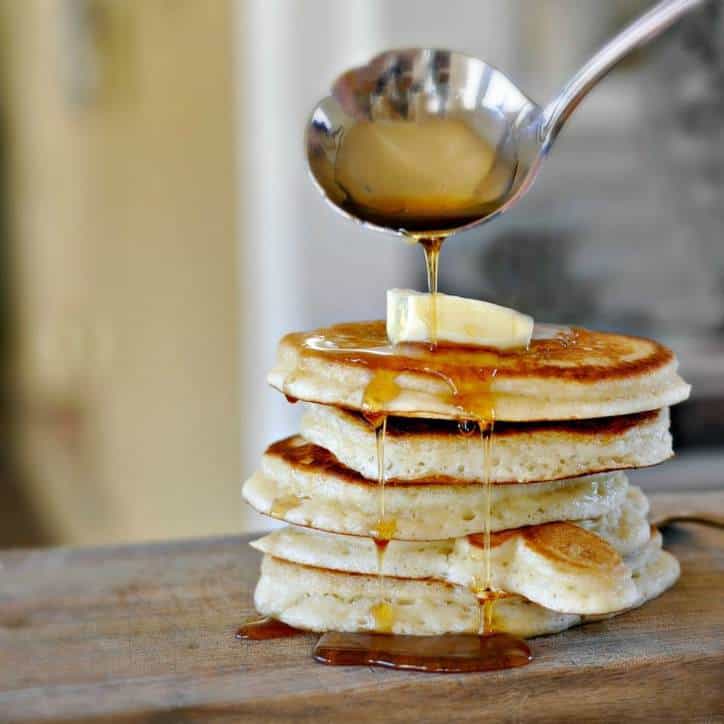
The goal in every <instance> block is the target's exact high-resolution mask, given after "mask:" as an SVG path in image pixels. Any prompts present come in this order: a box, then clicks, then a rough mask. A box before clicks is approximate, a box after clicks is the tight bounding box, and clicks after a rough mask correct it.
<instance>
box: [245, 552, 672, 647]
mask: <svg viewBox="0 0 724 724" xmlns="http://www.w3.org/2000/svg"><path fill="white" fill-rule="evenodd" d="M659 545H660V543H659ZM638 563H639V567H638V568H636V569H635V570H634V573H633V577H632V581H633V584H634V586H635V589H636V598H635V599H634V600H633V602H632V603H630V604H629V606H628V608H633V607H636V606H639V605H641V604H643V603H644V602H645V601H647V600H649V599H651V598H654V597H655V596H658V595H659V594H660V593H662V592H663V591H664V590H666V589H667V588H669V587H670V586H671V585H673V583H674V582H675V581H676V579H677V578H678V576H679V564H678V562H677V561H676V559H675V558H674V557H673V556H671V555H670V554H669V553H666V552H665V551H662V550H661V549H660V547H658V546H657V544H656V542H654V543H653V545H652V546H651V548H650V549H649V550H647V551H646V552H645V553H644V554H642V556H641V559H640V561H639V562H638ZM379 597H380V589H379V581H378V580H377V577H376V576H370V575H365V574H355V573H344V572H339V571H332V570H328V569H324V568H314V567H310V566H304V565H299V564H298V563H290V562H287V561H284V560H282V559H279V558H275V557H273V556H270V555H265V556H264V560H263V562H262V575H261V578H260V580H259V583H258V585H257V588H256V591H255V594H254V603H255V606H256V608H257V610H258V611H259V612H260V613H261V614H263V615H266V616H273V617H274V618H278V619H280V620H282V621H284V622H285V623H287V624H289V625H291V626H295V627H297V628H301V629H305V630H309V631H375V630H376V628H375V626H376V624H375V617H374V616H373V615H372V610H373V607H374V606H375V604H377V603H378V601H379ZM385 599H386V600H387V601H388V602H389V604H390V606H391V609H392V611H393V616H392V623H391V632H392V633H396V634H408V635H437V634H443V633H476V632H477V631H478V627H479V622H480V604H479V602H478V600H477V598H476V597H475V595H474V594H473V593H472V592H471V591H470V590H469V589H468V588H466V587H464V586H459V585H453V584H450V583H446V582H442V581H438V580H433V579H427V580H425V579H409V578H387V579H385ZM610 615H615V614H610V613H609V614H596V615H587V614H586V615H582V614H580V613H562V612H559V611H554V610H552V609H548V608H545V607H543V606H541V605H539V604H537V603H533V602H532V601H529V600H527V599H525V598H523V597H521V596H517V595H510V596H506V597H503V598H499V599H498V600H496V602H495V604H494V607H493V612H492V616H493V619H492V627H493V630H495V631H498V632H505V633H510V634H513V635H515V636H521V637H524V638H530V637H533V636H540V635H543V634H549V633H557V632H559V631H563V630H564V629H567V628H570V627H571V626H576V625H578V624H580V623H585V622H587V621H590V620H598V619H600V618H605V617H608V616H610Z"/></svg>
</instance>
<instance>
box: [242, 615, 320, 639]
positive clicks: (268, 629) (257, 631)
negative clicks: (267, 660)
mask: <svg viewBox="0 0 724 724" xmlns="http://www.w3.org/2000/svg"><path fill="white" fill-rule="evenodd" d="M304 633H306V631H302V630H301V629H298V628H293V627H292V626H289V625H287V624H286V623H284V622H282V621H277V619H275V618H269V617H268V616H265V617H264V618H257V619H253V620H251V621H247V622H246V623H245V624H243V625H242V626H241V628H240V629H239V630H238V631H237V632H236V638H237V639H242V640H245V641H266V640H268V639H283V638H288V637H290V636H299V635H300V634H304Z"/></svg>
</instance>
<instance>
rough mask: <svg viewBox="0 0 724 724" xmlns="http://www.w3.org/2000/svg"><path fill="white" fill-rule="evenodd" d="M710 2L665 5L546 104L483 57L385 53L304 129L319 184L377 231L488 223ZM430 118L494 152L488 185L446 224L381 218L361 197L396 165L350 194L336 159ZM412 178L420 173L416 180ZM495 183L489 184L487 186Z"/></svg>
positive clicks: (401, 213)
mask: <svg viewBox="0 0 724 724" xmlns="http://www.w3.org/2000/svg"><path fill="white" fill-rule="evenodd" d="M703 2H706V0H664V2H660V3H658V4H657V5H655V6H654V7H652V8H651V9H650V10H649V11H648V12H646V13H645V14H644V15H642V16H641V17H640V18H638V19H637V20H635V21H634V22H632V23H631V24H630V25H629V26H628V27H626V28H625V29H624V30H623V31H622V32H621V33H619V34H618V35H617V36H616V37H614V38H613V39H612V40H610V41H609V42H608V43H606V45H604V46H603V48H601V50H599V51H598V53H596V54H595V55H594V56H593V57H592V58H591V59H590V60H589V61H588V62H587V63H586V64H585V65H584V66H583V67H582V68H581V70H579V71H578V73H576V75H575V76H574V77H573V78H572V79H571V80H570V82H569V83H568V84H567V85H566V86H565V88H563V90H562V91H561V92H560V94H559V95H558V96H557V97H556V98H554V99H553V100H552V101H551V102H550V103H548V105H546V106H544V107H542V106H539V105H537V104H536V103H534V102H533V101H532V100H531V99H530V98H528V97H527V96H526V95H525V94H524V93H523V92H522V91H520V90H519V89H518V88H517V87H516V85H515V84H514V83H513V82H512V81H511V80H510V79H509V78H508V77H507V76H506V75H505V74H503V73H502V72H501V71H499V70H497V69H496V68H494V67H493V66H491V65H488V64H487V63H485V62H483V61H482V60H478V59H477V58H472V57H470V56H467V55H463V54H461V53H456V52H453V51H450V50H434V49H428V48H414V49H404V50H391V51H388V52H385V53H382V54H381V55H378V56H376V57H375V58H373V59H372V60H371V61H370V62H369V63H368V64H367V65H365V66H362V67H359V68H354V69H352V70H350V71H348V72H346V73H344V74H343V75H341V76H340V77H339V78H338V79H337V81H336V82H335V83H334V85H333V88H332V93H331V95H330V96H328V97H326V98H324V99H323V100H322V101H321V102H320V103H319V104H318V105H317V107H316V108H315V109H314V111H313V113H312V115H311V117H310V120H309V123H308V125H307V132H306V152H307V160H308V162H309V167H310V170H311V173H312V177H313V179H314V180H315V182H316V184H317V185H318V187H319V189H320V191H321V192H322V194H323V195H324V196H325V198H326V199H327V200H328V201H329V202H330V203H331V204H332V206H333V207H334V208H335V209H336V210H338V211H340V212H341V213H343V214H344V215H345V216H347V217H348V218H351V219H353V220H355V221H358V222H360V223H362V224H365V225H367V226H369V227H370V228H372V229H376V230H378V231H386V232H390V231H391V232H394V233H397V234H405V233H406V232H407V233H408V235H409V232H410V231H417V232H423V231H431V230H433V229H437V230H442V231H443V233H442V234H441V236H445V235H447V234H450V233H454V232H457V231H460V230H462V229H468V228H472V227H474V226H477V225H478V224H481V223H483V222H484V221H489V220H490V219H492V218H493V217H495V216H497V215H498V214H501V213H503V212H504V211H506V210H507V209H509V208H510V207H511V206H512V205H513V204H515V203H516V202H517V201H519V200H520V199H521V198H522V197H523V195H524V194H525V193H526V192H527V191H528V189H529V188H530V187H531V184H532V183H533V181H534V179H535V177H536V175H537V174H538V171H539V169H540V166H541V163H542V162H543V159H545V157H546V155H547V154H548V152H549V150H550V149H551V147H552V145H553V143H554V142H555V140H556V138H557V137H558V134H559V133H560V131H561V129H562V128H563V126H564V124H565V123H566V121H567V120H568V118H569V117H570V115H571V114H572V113H573V111H574V110H575V108H576V107H577V106H578V104H579V103H580V102H581V100H582V99H583V98H584V97H585V96H586V94H587V93H588V92H589V91H590V90H591V88H593V87H594V86H595V85H596V83H598V82H599V81H600V80H601V79H602V78H603V77H604V76H605V75H606V74H607V73H608V71H609V70H611V68H613V67H614V66H615V65H616V63H618V62H619V61H620V60H621V59H622V58H623V57H624V56H626V55H627V54H628V53H630V52H631V51H632V50H634V49H635V48H638V47H639V46H641V45H643V44H645V43H647V42H648V41H649V40H651V39H653V38H655V37H656V36H657V35H659V34H660V33H661V32H663V31H664V30H665V29H666V28H668V27H669V26H670V25H672V24H673V23H674V22H676V20H678V19H679V18H680V17H681V16H682V15H684V14H685V13H687V12H689V11H690V10H693V9H694V8H696V7H697V6H698V5H701V4H702V3H703ZM430 119H433V122H434V120H435V119H455V120H456V121H462V122H463V123H464V124H465V126H467V128H469V129H470V130H471V131H472V132H473V133H475V134H477V137H479V138H480V139H482V142H484V143H485V144H486V147H488V148H491V147H492V149H494V163H493V165H492V167H491V168H487V167H486V169H485V171H484V173H483V172H481V173H482V174H483V175H484V176H485V178H483V177H482V176H481V178H480V184H479V186H475V185H474V184H473V186H474V189H473V190H472V191H471V193H469V194H468V195H467V196H465V197H464V198H460V199H458V202H457V203H458V205H457V207H455V205H454V204H453V208H452V209H450V208H448V209H447V210H446V213H445V215H443V216H442V217H441V216H440V215H439V214H438V215H436V214H435V213H434V209H432V210H431V213H430V215H428V216H424V215H423V217H422V218H420V217H419V215H418V217H417V218H416V217H415V213H416V212H414V213H413V212H410V211H409V209H404V208H399V209H398V210H397V212H393V213H388V210H385V211H384V212H383V213H380V209H376V208H374V206H373V205H370V204H365V201H364V198H363V197H364V194H365V193H374V189H373V188H371V187H372V186H374V183H372V182H370V181H369V179H370V178H371V179H373V180H375V179H376V180H380V179H381V178H382V177H385V178H386V182H387V184H388V187H389V166H388V167H387V170H385V169H382V168H380V169H378V170H379V171H380V173H378V174H377V175H375V168H374V167H372V168H367V171H366V172H365V173H366V174H367V175H366V177H365V180H364V183H363V186H364V188H361V189H359V190H351V189H350V187H349V185H348V184H347V183H346V181H345V179H344V178H343V174H341V173H340V169H339V168H338V160H340V159H339V156H340V154H339V152H340V149H341V148H343V147H344V145H345V141H346V142H347V144H350V143H351V141H350V139H352V137H353V135H350V134H351V132H353V129H354V128H355V127H356V126H358V125H360V124H366V125H367V126H369V124H370V123H372V124H378V125H377V128H380V127H381V126H380V125H379V123H380V122H381V121H382V122H389V121H397V122H401V121H402V122H404V121H407V122H409V123H408V124H406V126H410V127H412V126H414V125H415V124H420V122H423V121H430ZM388 125H389V124H388ZM400 125H401V124H399V123H398V124H397V126H398V129H399V127H400ZM403 130H404V129H403ZM428 138H429V136H428ZM440 144H445V140H444V138H443V139H441V140H440V141H439V142H437V143H427V146H425V143H424V142H423V146H422V150H421V151H420V152H419V153H416V154H414V155H416V156H418V157H419V156H422V157H423V158H422V163H423V164H424V162H425V159H424V156H425V151H426V148H431V147H433V146H436V145H438V146H439V145H440ZM357 158H358V160H359V159H360V155H359V154H358V155H357ZM361 159H362V161H363V163H362V164H359V163H357V165H361V166H365V165H367V166H368V167H369V166H370V165H373V164H374V163H375V162H376V161H375V159H374V158H369V157H365V156H364V153H363V154H362V156H361ZM417 161H418V162H420V159H419V158H418V159H417ZM423 167H424V166H423ZM459 173H460V169H459V164H455V163H452V164H449V165H447V166H443V167H439V166H438V167H436V169H435V174H434V179H435V180H434V181H432V182H431V183H432V184H433V186H432V187H433V188H434V189H436V190H437V189H439V190H441V192H444V190H446V189H450V188H453V187H455V184H456V183H457V184H458V186H459V185H460V179H459ZM414 174H415V170H414V169H413V170H412V171H411V173H410V175H411V177H414ZM421 175H424V174H421ZM491 179H493V184H492V186H491V183H488V182H489V181H490V180H491ZM491 189H492V191H491ZM357 191H359V194H358V196H359V198H356V194H357ZM491 193H492V196H491ZM433 205H434V204H433ZM406 212H409V213H406ZM426 224H427V225H428V226H430V228H426ZM423 235H424V234H422V233H417V236H423ZM428 236H431V234H428Z"/></svg>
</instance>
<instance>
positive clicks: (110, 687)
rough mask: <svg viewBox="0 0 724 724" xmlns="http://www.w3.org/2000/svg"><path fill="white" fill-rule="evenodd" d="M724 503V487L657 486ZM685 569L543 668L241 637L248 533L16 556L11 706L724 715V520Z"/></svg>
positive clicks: (5, 583)
mask: <svg viewBox="0 0 724 724" xmlns="http://www.w3.org/2000/svg"><path fill="white" fill-rule="evenodd" d="M652 502H653V505H654V509H655V513H659V512H660V511H664V510H677V509H685V508H686V509H703V510H713V511H718V512H720V513H721V512H724V493H719V492H717V493H700V494H688V495H683V494H682V495H675V494H669V495H665V496H658V497H654V498H653V500H652ZM666 545H667V547H668V548H670V549H671V550H672V551H673V552H674V553H675V554H676V555H677V556H678V557H679V559H680V560H681V562H682V567H683V575H682V577H681V580H680V581H679V583H678V584H677V585H676V586H675V587H674V588H673V589H672V590H671V591H669V592H668V593H666V594H665V595H663V596H662V597H661V598H659V599H657V600H655V601H652V602H650V603H649V604H647V605H646V606H645V607H644V608H642V609H640V610H638V611H633V612H630V613H628V614H625V615H624V616H621V617H619V618H616V619H614V620H612V621H608V622H601V623H595V624H589V625H587V626H585V627H582V628H579V629H574V630H571V631H568V632H565V633H563V634H559V635H556V636H548V637H543V638H540V639H535V640H533V642H532V648H533V651H534V654H535V661H534V662H533V663H532V664H531V665H530V666H528V667H525V668H522V669H514V670H510V671H502V672H495V673H487V674H463V675H454V674H453V675H429V674H419V673H403V672H398V671H386V670H380V669H370V668H356V667H351V668H344V667H325V666H322V665H319V664H315V663H314V662H313V661H312V659H311V657H310V652H311V649H312V647H313V644H314V642H315V640H316V637H314V636H311V635H310V636H301V637H298V638H292V639H284V640H279V641H268V642H240V641H237V640H235V638H234V631H235V628H236V627H237V626H238V624H239V622H240V621H242V620H243V619H244V618H246V617H248V616H249V615H251V614H252V604H251V595H252V589H253V585H254V582H255V580H256V577H257V573H258V570H257V568H258V562H259V559H258V554H256V553H255V552H254V551H252V550H251V549H249V548H248V546H246V545H244V541H243V540H242V539H240V538H223V539H213V540H198V541H189V542H176V543H167V544H160V545H159V544H154V545H141V546H123V547H106V548H94V549H75V550H74V549H51V550H37V551H25V552H19V551H14V552H7V553H0V721H2V722H14V721H111V720H112V721H114V722H118V721H121V722H137V721H138V722H224V721H242V720H243V721H245V722H276V721H290V720H292V719H294V720H295V721H301V722H315V723H318V722H326V721H339V720H344V721H345V722H354V721H366V720H379V721H384V722H410V721H422V722H447V721H459V722H465V721H471V722H472V721H476V722H478V721H480V720H481V719H487V720H490V721H493V720H501V721H518V720H525V721H535V722H561V721H576V722H579V721H586V720H589V721H590V720H596V721H606V720H610V721H613V720H617V721H620V720H622V719H625V720H627V721H634V722H638V721H652V720H656V719H662V718H664V717H665V718H666V719H667V720H668V721H671V722H679V721H701V722H715V721H724V692H723V689H722V687H723V681H724V643H723V641H724V533H722V532H721V531H717V530H712V529H706V528H703V527H698V526H677V527H674V528H672V529H671V530H670V531H668V533H667V535H666Z"/></svg>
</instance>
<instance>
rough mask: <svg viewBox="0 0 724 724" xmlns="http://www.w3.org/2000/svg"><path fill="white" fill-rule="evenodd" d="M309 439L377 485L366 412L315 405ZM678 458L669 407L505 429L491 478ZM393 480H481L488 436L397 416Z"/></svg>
mask: <svg viewBox="0 0 724 724" xmlns="http://www.w3.org/2000/svg"><path fill="white" fill-rule="evenodd" d="M301 433H302V435H303V436H304V437H305V438H306V439H307V440H309V441H310V442H313V443H315V444H316V445H319V446H320V447H323V448H326V449H327V450H329V451H330V452H331V453H332V454H333V455H334V456H335V457H336V458H337V459H338V460H339V461H340V462H341V463H342V464H343V465H345V466H346V467H348V468H350V469H352V470H354V471H356V472H358V473H359V474H360V475H362V476H363V477H365V478H368V479H370V480H377V448H376V441H375V432H374V430H373V429H372V428H371V426H370V425H369V424H368V423H367V421H366V420H365V418H364V417H363V416H362V415H361V414H360V413H358V412H352V411H349V410H342V409H338V408H336V407H332V406H329V405H314V404H310V405H307V409H306V411H305V414H304V417H303V418H302V426H301ZM672 454H673V451H672V447H671V434H670V433H669V411H668V409H662V410H655V411H652V412H642V413H637V414H633V415H624V416H620V417H604V418H598V419H595V420H575V421H554V422H536V423H512V424H511V423H508V424H506V423H499V424H497V425H496V426H495V444H494V445H493V450H492V456H491V458H492V459H491V461H490V463H489V466H490V467H489V474H490V480H491V482H495V483H500V482H504V483H507V482H515V483H528V482H534V481H536V482H537V481H542V480H559V479H561V478H571V477H575V476H578V475H587V474H590V473H598V472H604V471H608V470H619V469H624V468H637V467H644V466H647V465H654V464H656V463H660V462H662V461H663V460H666V459H667V458H669V457H671V455H672ZM385 477H386V480H388V481H399V480H411V481H415V480H430V479H434V480H440V479H445V478H449V479H451V480H452V479H454V480H456V481H462V482H480V481H481V480H482V479H483V455H482V451H481V444H480V436H479V435H475V434H473V435H461V434H460V433H459V431H458V424H457V423H456V422H454V421H448V420H421V419H411V418H399V417H390V418H388V420H387V431H386V435H385Z"/></svg>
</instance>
